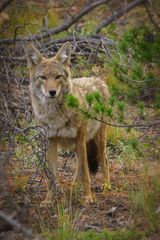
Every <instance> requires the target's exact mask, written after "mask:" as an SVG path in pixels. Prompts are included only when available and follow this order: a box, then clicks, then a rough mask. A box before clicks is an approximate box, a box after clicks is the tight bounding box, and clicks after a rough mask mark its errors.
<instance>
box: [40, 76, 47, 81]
mask: <svg viewBox="0 0 160 240" xmlns="http://www.w3.org/2000/svg"><path fill="white" fill-rule="evenodd" d="M39 78H41V79H42V80H46V79H47V77H46V76H44V75H42V76H39Z"/></svg>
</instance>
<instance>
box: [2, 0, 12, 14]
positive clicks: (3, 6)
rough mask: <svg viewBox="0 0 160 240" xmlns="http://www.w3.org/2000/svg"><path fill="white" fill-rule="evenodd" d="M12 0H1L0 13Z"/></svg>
mask: <svg viewBox="0 0 160 240" xmlns="http://www.w3.org/2000/svg"><path fill="white" fill-rule="evenodd" d="M12 1H13V0H1V2H0V13H1V12H2V11H3V10H4V9H5V8H6V7H7V6H8V5H9V4H10V3H11V2H12Z"/></svg>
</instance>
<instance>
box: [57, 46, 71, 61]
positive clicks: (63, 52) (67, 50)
mask: <svg viewBox="0 0 160 240" xmlns="http://www.w3.org/2000/svg"><path fill="white" fill-rule="evenodd" d="M56 59H57V60H58V61H60V63H63V64H67V65H69V64H70V59H71V46H70V43H69V42H66V43H65V44H63V46H62V47H61V48H60V49H59V51H58V52H57V54H56Z"/></svg>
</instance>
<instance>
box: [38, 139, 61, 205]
mask: <svg viewBox="0 0 160 240" xmlns="http://www.w3.org/2000/svg"><path fill="white" fill-rule="evenodd" d="M46 157H47V163H48V169H49V174H51V177H52V176H53V177H54V178H55V179H56V176H57V141H56V139H54V138H50V139H48V148H47V156H46ZM48 182H49V181H48ZM48 186H49V190H48V192H47V196H46V198H45V200H44V201H42V203H41V207H45V206H48V205H51V203H52V200H53V191H52V189H51V188H50V182H49V183H48Z"/></svg>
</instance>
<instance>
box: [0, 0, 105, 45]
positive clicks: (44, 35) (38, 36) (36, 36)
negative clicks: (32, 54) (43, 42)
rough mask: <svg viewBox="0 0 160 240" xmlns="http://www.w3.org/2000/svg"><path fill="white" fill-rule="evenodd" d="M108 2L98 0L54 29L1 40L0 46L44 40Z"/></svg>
mask: <svg viewBox="0 0 160 240" xmlns="http://www.w3.org/2000/svg"><path fill="white" fill-rule="evenodd" d="M108 1H109V0H98V1H94V2H92V3H90V4H89V5H87V6H85V7H84V8H82V9H81V10H80V11H79V12H78V13H76V14H75V15H73V16H72V17H69V18H68V19H66V20H65V21H64V22H63V24H61V25H59V26H57V27H56V28H53V29H50V30H48V31H47V32H44V33H39V34H34V35H30V36H27V37H17V38H16V39H13V38H10V39H1V40H0V44H11V43H15V41H16V42H22V41H23V42H27V41H35V40H40V39H42V38H43V39H44V38H48V37H50V36H51V35H54V34H58V33H60V32H62V31H66V30H68V29H69V28H70V27H71V26H72V25H73V24H74V23H76V22H77V21H78V20H79V19H81V18H82V17H83V16H84V15H86V14H88V13H89V12H90V11H91V10H93V9H94V8H96V7H98V6H100V5H102V4H106V3H108Z"/></svg>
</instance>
